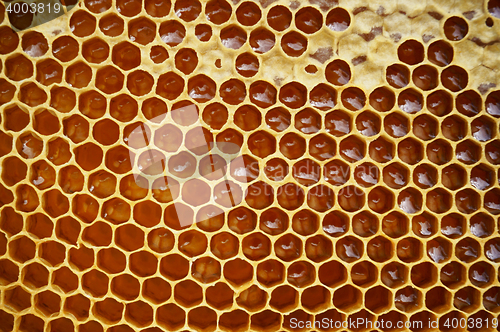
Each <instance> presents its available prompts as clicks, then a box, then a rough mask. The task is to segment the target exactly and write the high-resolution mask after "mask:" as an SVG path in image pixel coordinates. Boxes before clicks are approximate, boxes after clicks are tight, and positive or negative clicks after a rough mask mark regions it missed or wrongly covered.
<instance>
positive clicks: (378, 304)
mask: <svg viewBox="0 0 500 332" xmlns="http://www.w3.org/2000/svg"><path fill="white" fill-rule="evenodd" d="M391 304H392V294H391V292H390V291H389V290H388V289H386V288H385V287H383V286H377V287H374V288H371V289H369V290H368V291H367V292H366V293H365V306H366V308H367V309H368V310H370V311H372V312H374V313H377V314H380V313H382V312H384V311H386V310H387V309H388V308H389V307H390V306H391Z"/></svg>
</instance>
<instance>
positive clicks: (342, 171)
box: [323, 160, 351, 186]
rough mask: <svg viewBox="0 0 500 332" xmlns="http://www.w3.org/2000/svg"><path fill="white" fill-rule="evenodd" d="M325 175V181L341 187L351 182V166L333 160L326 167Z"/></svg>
mask: <svg viewBox="0 0 500 332" xmlns="http://www.w3.org/2000/svg"><path fill="white" fill-rule="evenodd" d="M323 174H324V175H323V176H324V178H325V181H327V182H328V183H330V184H332V185H334V186H340V185H343V184H345V183H346V182H347V181H348V180H349V178H350V176H351V170H350V167H349V165H348V164H346V163H345V162H343V161H341V160H332V161H330V162H329V163H327V164H326V165H325V166H324V169H323Z"/></svg>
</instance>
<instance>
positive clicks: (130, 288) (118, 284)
mask: <svg viewBox="0 0 500 332" xmlns="http://www.w3.org/2000/svg"><path fill="white" fill-rule="evenodd" d="M140 289H141V285H140V284H139V281H138V280H137V278H136V277H134V276H131V275H129V274H122V275H119V276H116V277H114V278H113V280H111V286H110V290H111V292H113V294H115V295H116V296H118V297H119V298H121V299H123V300H126V301H133V300H134V299H136V298H137V297H138V296H139V292H140Z"/></svg>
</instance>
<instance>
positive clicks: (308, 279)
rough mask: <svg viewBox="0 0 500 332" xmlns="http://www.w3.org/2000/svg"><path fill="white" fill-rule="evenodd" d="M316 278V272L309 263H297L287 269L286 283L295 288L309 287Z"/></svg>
mask: <svg viewBox="0 0 500 332" xmlns="http://www.w3.org/2000/svg"><path fill="white" fill-rule="evenodd" d="M315 277H316V272H315V270H314V267H313V266H312V265H311V263H308V262H305V261H298V262H295V263H293V264H292V265H290V266H289V267H288V270H287V281H288V282H289V283H290V284H291V285H293V286H295V287H299V288H301V287H305V286H308V285H310V284H311V283H312V282H313V281H314V279H315Z"/></svg>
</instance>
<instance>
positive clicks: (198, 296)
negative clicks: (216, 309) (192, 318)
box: [174, 280, 203, 308]
mask: <svg viewBox="0 0 500 332" xmlns="http://www.w3.org/2000/svg"><path fill="white" fill-rule="evenodd" d="M174 297H175V300H176V302H177V303H180V304H182V305H183V306H184V307H188V308H189V307H192V306H194V305H197V304H200V303H201V301H202V299H203V293H202V289H201V287H200V286H199V285H198V284H197V283H195V282H194V281H191V280H185V281H181V282H180V283H178V284H177V285H175V287H174Z"/></svg>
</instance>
